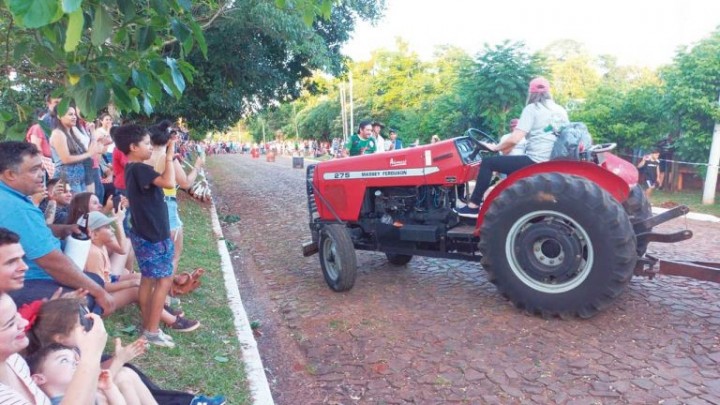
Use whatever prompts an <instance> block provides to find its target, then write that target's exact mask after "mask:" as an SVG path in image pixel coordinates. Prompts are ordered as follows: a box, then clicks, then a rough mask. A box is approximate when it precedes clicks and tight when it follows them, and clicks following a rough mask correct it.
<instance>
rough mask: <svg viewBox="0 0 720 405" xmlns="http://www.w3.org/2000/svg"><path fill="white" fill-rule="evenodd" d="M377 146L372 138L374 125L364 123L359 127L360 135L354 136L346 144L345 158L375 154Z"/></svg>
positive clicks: (368, 122) (367, 122)
mask: <svg viewBox="0 0 720 405" xmlns="http://www.w3.org/2000/svg"><path fill="white" fill-rule="evenodd" d="M376 149H377V144H376V142H375V138H373V137H372V123H371V122H370V121H362V122H360V125H359V126H358V133H357V134H353V135H352V136H351V137H350V140H348V142H347V144H345V156H358V155H367V154H370V153H375V150H376Z"/></svg>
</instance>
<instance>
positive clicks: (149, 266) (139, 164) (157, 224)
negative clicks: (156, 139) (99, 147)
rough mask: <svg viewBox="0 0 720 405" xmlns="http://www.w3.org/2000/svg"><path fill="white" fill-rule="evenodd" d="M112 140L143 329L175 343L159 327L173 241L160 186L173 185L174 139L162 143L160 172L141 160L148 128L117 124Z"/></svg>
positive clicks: (154, 338)
mask: <svg viewBox="0 0 720 405" xmlns="http://www.w3.org/2000/svg"><path fill="white" fill-rule="evenodd" d="M114 136H115V146H116V147H117V148H118V149H120V150H121V151H122V152H123V153H125V154H126V155H127V157H128V163H127V165H126V166H125V179H126V186H127V188H126V191H127V197H128V200H129V201H130V212H131V213H132V217H131V219H130V223H131V224H132V228H131V229H130V231H129V232H128V233H129V236H130V241H131V242H132V245H133V250H134V251H135V256H136V257H137V261H138V265H139V267H140V273H141V275H142V278H141V280H140V292H139V301H140V302H139V303H140V310H141V313H142V323H143V329H144V332H143V335H144V336H145V338H146V339H147V340H148V342H150V343H152V344H155V345H158V346H165V347H175V343H174V342H173V340H172V338H171V337H169V336H167V335H166V334H165V333H163V331H162V330H161V329H160V327H159V324H160V315H161V313H162V310H163V307H164V305H165V298H166V297H167V295H168V292H169V291H170V287H171V285H172V274H173V255H174V253H175V246H174V245H173V241H172V239H171V238H170V222H169V219H168V212H167V206H166V204H165V198H164V195H163V192H162V189H163V188H174V187H175V170H174V168H173V165H172V162H173V153H174V151H175V139H174V138H171V139H170V141H169V142H168V144H167V147H166V148H165V153H166V154H165V157H164V159H165V170H164V171H163V172H162V174H160V173H158V172H156V171H155V170H154V169H153V167H152V166H150V165H148V164H145V163H144V162H145V161H146V160H148V159H150V157H151V156H152V150H153V147H152V143H151V141H150V134H148V132H147V131H146V130H145V129H144V128H142V127H140V126H138V125H124V126H122V127H119V128H117V129H116V130H115V134H114Z"/></svg>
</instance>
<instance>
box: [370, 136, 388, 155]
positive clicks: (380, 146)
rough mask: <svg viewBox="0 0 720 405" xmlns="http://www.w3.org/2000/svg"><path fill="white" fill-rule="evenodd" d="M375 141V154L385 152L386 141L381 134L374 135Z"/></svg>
mask: <svg viewBox="0 0 720 405" xmlns="http://www.w3.org/2000/svg"><path fill="white" fill-rule="evenodd" d="M373 136H374V137H375V138H376V139H375V145H376V147H375V153H381V152H385V139H383V137H382V136H380V134H377V135H373Z"/></svg>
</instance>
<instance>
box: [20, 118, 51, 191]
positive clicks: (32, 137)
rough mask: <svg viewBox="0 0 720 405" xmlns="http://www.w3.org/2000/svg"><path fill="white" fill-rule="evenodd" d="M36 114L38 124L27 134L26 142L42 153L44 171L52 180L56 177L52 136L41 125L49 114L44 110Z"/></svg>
mask: <svg viewBox="0 0 720 405" xmlns="http://www.w3.org/2000/svg"><path fill="white" fill-rule="evenodd" d="M35 114H36V117H37V122H36V123H35V124H33V125H32V126H31V127H30V128H29V129H28V131H27V134H25V140H26V141H28V142H30V143H32V144H33V145H35V146H37V148H38V150H40V152H42V161H43V169H45V172H47V177H48V178H49V179H52V178H53V177H55V164H54V163H53V160H52V150H51V148H50V136H49V135H48V132H45V130H44V129H43V127H42V125H41V122H42V119H43V117H44V116H45V115H46V114H47V112H46V111H45V110H43V109H38V110H37V111H36V112H35Z"/></svg>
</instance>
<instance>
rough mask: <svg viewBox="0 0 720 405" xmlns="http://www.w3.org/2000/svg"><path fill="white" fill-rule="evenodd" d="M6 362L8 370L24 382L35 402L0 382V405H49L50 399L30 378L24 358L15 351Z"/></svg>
mask: <svg viewBox="0 0 720 405" xmlns="http://www.w3.org/2000/svg"><path fill="white" fill-rule="evenodd" d="M6 363H7V365H8V366H10V370H12V372H13V373H15V375H16V376H17V377H18V378H19V379H20V380H21V381H22V382H23V384H25V387H26V388H27V389H28V391H30V395H32V396H33V397H34V398H35V402H28V401H27V400H26V399H25V397H24V396H22V395H21V394H20V393H18V392H17V391H15V390H14V389H12V388H10V387H8V386H7V385H5V384H3V383H0V405H6V404H8V405H9V404H12V405H50V399H49V398H48V397H47V395H45V393H44V392H42V391H41V390H40V387H38V386H37V384H35V382H34V381H33V380H32V378H30V369H29V368H28V365H27V363H26V362H25V359H23V358H22V357H20V355H19V354H17V353H16V354H12V355H10V357H8V359H7V360H6ZM0 366H3V367H4V366H5V365H4V364H0Z"/></svg>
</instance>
